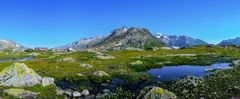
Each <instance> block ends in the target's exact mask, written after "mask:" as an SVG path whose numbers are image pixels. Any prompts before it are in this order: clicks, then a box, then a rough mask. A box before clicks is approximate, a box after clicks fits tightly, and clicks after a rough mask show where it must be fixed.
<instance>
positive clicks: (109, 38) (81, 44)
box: [54, 27, 164, 50]
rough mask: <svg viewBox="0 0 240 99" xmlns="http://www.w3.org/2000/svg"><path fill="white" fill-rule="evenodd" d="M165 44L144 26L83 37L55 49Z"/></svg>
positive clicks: (120, 48)
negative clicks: (103, 34) (104, 34)
mask: <svg viewBox="0 0 240 99" xmlns="http://www.w3.org/2000/svg"><path fill="white" fill-rule="evenodd" d="M163 45H164V44H163V43H162V42H161V41H159V40H158V39H157V38H156V37H155V36H153V35H152V34H151V33H150V32H149V31H148V30H147V29H143V28H134V27H133V28H130V29H128V28H126V27H122V28H118V29H115V30H113V31H111V32H110V34H109V35H106V36H99V37H95V38H88V39H81V40H79V41H76V42H73V43H70V44H67V45H65V46H61V47H56V48H54V49H58V50H66V49H69V48H73V49H75V50H84V49H97V50H123V49H126V48H148V47H154V46H163Z"/></svg>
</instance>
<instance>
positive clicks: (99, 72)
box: [93, 71, 110, 77]
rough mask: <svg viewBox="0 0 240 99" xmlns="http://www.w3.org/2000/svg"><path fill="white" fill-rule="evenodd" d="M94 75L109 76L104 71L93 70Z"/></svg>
mask: <svg viewBox="0 0 240 99" xmlns="http://www.w3.org/2000/svg"><path fill="white" fill-rule="evenodd" d="M93 75H94V76H98V77H103V76H110V75H109V74H108V73H106V72H104V71H95V72H94V73H93Z"/></svg>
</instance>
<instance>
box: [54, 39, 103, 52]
mask: <svg viewBox="0 0 240 99" xmlns="http://www.w3.org/2000/svg"><path fill="white" fill-rule="evenodd" d="M104 37H105V36H98V37H92V38H84V39H81V40H79V41H75V42H72V43H69V44H67V45H65V46H60V47H56V48H54V49H58V50H67V49H69V48H72V49H75V50H81V49H88V48H92V47H93V45H95V44H97V43H99V42H100V41H101V40H102V39H104Z"/></svg>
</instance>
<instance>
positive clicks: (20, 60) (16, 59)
mask: <svg viewBox="0 0 240 99" xmlns="http://www.w3.org/2000/svg"><path fill="white" fill-rule="evenodd" d="M32 58H33V57H32V56H28V57H22V58H11V59H4V60H0V63H1V62H10V61H17V62H22V61H26V60H32Z"/></svg>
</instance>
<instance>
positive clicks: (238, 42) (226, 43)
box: [218, 37, 240, 46]
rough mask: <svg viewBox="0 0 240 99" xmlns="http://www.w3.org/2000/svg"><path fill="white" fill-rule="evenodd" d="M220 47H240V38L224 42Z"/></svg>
mask: <svg viewBox="0 0 240 99" xmlns="http://www.w3.org/2000/svg"><path fill="white" fill-rule="evenodd" d="M218 45H220V46H230V45H235V46H240V37H236V38H234V39H228V40H223V41H221V42H220V43H219V44H218Z"/></svg>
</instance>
